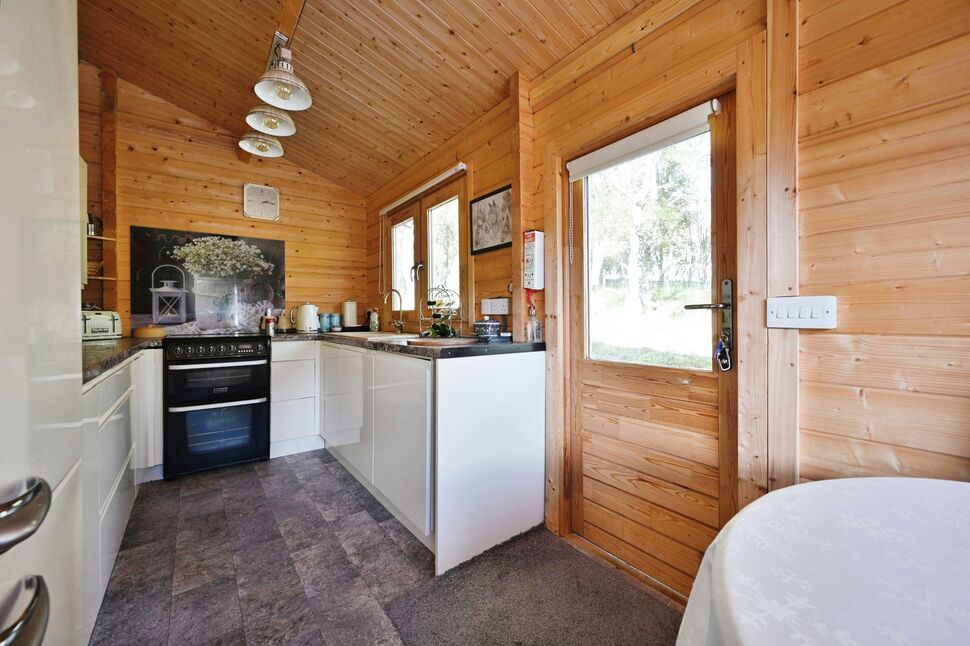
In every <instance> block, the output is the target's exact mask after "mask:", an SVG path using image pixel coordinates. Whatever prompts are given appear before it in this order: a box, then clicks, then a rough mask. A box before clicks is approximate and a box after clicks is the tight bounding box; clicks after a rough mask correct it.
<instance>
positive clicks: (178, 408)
mask: <svg viewBox="0 0 970 646" xmlns="http://www.w3.org/2000/svg"><path fill="white" fill-rule="evenodd" d="M265 402H266V398H265V397H260V398H259V399H244V400H242V401H238V402H226V403H225V404H199V405H198V406H172V407H171V408H169V409H168V412H170V413H191V412H192V411H196V410H212V409H213V408H235V407H236V406H249V405H251V404H263V403H265ZM0 646H3V644H0Z"/></svg>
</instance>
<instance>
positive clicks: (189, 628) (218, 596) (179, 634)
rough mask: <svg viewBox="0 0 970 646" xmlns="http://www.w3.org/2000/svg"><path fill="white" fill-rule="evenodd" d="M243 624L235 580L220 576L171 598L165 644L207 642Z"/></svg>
mask: <svg viewBox="0 0 970 646" xmlns="http://www.w3.org/2000/svg"><path fill="white" fill-rule="evenodd" d="M242 627H243V624H242V614H241V612H240V610H239V596H238V594H237V592H236V582H235V581H234V580H233V579H231V578H230V579H223V580H220V581H215V582H212V583H208V584H205V585H201V586H199V587H196V588H194V589H192V590H189V591H188V592H183V593H181V594H176V595H175V596H174V597H173V598H172V612H171V623H170V625H169V631H168V643H169V644H171V645H172V646H181V645H183V644H185V645H186V646H188V645H190V644H210V643H212V642H213V641H216V640H218V639H220V638H222V637H223V636H227V635H232V634H234V633H238V631H239V630H241V629H242Z"/></svg>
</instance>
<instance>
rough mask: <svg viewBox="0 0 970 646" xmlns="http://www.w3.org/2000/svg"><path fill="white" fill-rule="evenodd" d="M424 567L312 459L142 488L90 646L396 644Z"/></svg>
mask: <svg viewBox="0 0 970 646" xmlns="http://www.w3.org/2000/svg"><path fill="white" fill-rule="evenodd" d="M433 564H434V562H433V556H432V554H431V552H430V551H428V550H427V549H426V548H425V547H424V546H423V545H421V543H420V542H418V540H417V539H415V538H414V537H413V536H412V535H411V534H410V533H409V532H408V531H407V530H406V529H405V528H404V527H403V526H402V525H401V524H400V523H399V522H398V521H397V520H396V519H394V518H393V517H392V516H391V514H390V513H389V512H388V511H387V510H386V509H384V507H382V506H381V504H380V503H379V502H378V501H377V500H376V499H375V498H374V497H373V496H371V495H370V493H368V492H367V490H366V489H364V488H363V487H362V486H361V485H360V484H359V483H358V482H357V481H356V480H355V479H354V478H353V476H351V475H350V474H349V473H348V472H347V471H346V470H345V469H344V468H343V467H342V466H341V465H340V464H339V463H338V462H336V461H335V460H334V458H333V456H331V455H330V454H329V453H327V452H326V451H325V450H321V451H315V452H311V453H302V454H299V455H294V456H288V457H285V458H277V459H274V460H270V461H269V462H258V463H255V464H248V465H241V466H236V467H230V468H228V469H223V470H219V471H211V472H207V473H204V474H199V475H194V476H188V477H185V478H181V479H178V480H175V481H173V482H153V483H148V484H145V485H143V486H142V487H141V489H140V491H139V494H138V499H137V501H136V502H135V508H134V510H133V512H132V515H131V519H130V521H129V523H128V528H127V530H126V532H125V537H124V541H123V543H122V546H121V552H120V553H119V554H118V559H117V561H116V562H115V567H114V571H113V572H112V574H111V580H110V581H109V583H108V590H107V592H106V595H105V598H104V601H103V603H102V606H101V612H100V614H99V616H98V621H97V624H96V625H95V628H94V633H93V635H92V638H91V643H92V644H139V646H143V645H149V644H178V645H179V646H183V645H190V644H249V645H254V644H328V645H330V644H333V645H336V644H340V645H348V646H349V645H352V644H361V643H363V644H400V643H401V641H400V639H399V637H398V634H397V632H396V631H395V628H394V626H393V625H392V624H391V622H390V620H389V619H388V617H387V615H386V614H385V612H384V605H385V604H387V603H388V602H390V601H391V600H392V599H394V598H396V597H398V596H400V595H401V594H403V593H405V592H408V591H410V590H413V589H415V588H417V587H418V586H420V585H421V584H423V583H425V582H426V581H428V580H430V579H431V578H432V577H433V573H434V567H433Z"/></svg>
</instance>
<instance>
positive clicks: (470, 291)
mask: <svg viewBox="0 0 970 646" xmlns="http://www.w3.org/2000/svg"><path fill="white" fill-rule="evenodd" d="M453 198H457V200H458V265H459V281H460V285H461V290H460V291H461V293H460V297H461V303H462V315H463V319H464V320H463V321H462V323H463V324H464V325H466V327H467V325H468V324H470V322H471V318H469V317H473V316H474V307H470V305H472V304H473V303H474V298H475V294H474V288H473V284H472V281H471V277H470V271H469V265H470V263H469V260H470V258H471V254H470V252H469V238H468V228H469V223H468V199H467V191H466V181H465V176H464V175H462V176H459V177H458V178H456V179H452V180H450V181H448V182H447V183H445V184H442V185H440V186H438V187H436V188H433V189H431V190H429V191H427V192H425V193H423V194H421V195H419V196H418V197H416V198H415V199H413V200H411V201H410V202H408V203H406V204H403V205H401V206H400V207H398V208H397V209H395V210H394V211H392V212H391V213H388V214H387V215H386V216H384V217H385V218H386V220H387V221H386V223H385V227H384V229H385V230H384V233H383V234H382V235H383V236H384V249H385V252H384V259H383V260H384V268H383V271H384V279H385V280H384V284H385V285H387V290H388V291H390V289H391V286H392V278H393V271H392V270H393V266H392V263H393V259H394V249H393V244H394V239H393V236H392V232H393V227H394V225H395V224H398V223H400V222H404V221H405V220H407V219H408V218H412V217H413V218H414V223H415V237H414V259H415V266H419V265H420V267H421V268H420V269H419V270H418V271H417V272H416V277H417V280H416V281H415V289H414V297H415V298H414V300H415V302H414V309H413V310H405V311H404V316H403V319H404V330H405V331H406V332H412V333H415V332H421V330H420V329H419V326H420V317H419V309H418V308H421V310H420V311H422V312H424V315H425V317H428V316H429V314H428V312H427V309H426V305H427V293H428V287H429V286H428V280H429V277H428V275H429V262H428V260H429V257H428V254H429V250H428V242H429V238H430V229H429V227H430V219H429V217H428V214H429V212H430V211H431V209H432V208H434V207H436V206H438V205H440V204H442V203H444V202H447V201H448V200H451V199H453ZM383 297H384V295H383V294H382V295H381V298H383ZM393 300H394V298H393V297H391V298H388V299H387V302H386V303H382V306H381V311H382V317H383V319H382V321H381V329H382V330H387V331H393V330H394V326H393V325H392V324H391V320H392V319H393V318H394V317H395V316H396V314H397V311H398V310H397V309H394V310H392V309H391V303H392V301H393Z"/></svg>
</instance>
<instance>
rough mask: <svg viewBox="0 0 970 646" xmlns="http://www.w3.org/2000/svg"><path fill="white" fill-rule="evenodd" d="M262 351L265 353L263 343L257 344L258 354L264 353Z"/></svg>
mask: <svg viewBox="0 0 970 646" xmlns="http://www.w3.org/2000/svg"><path fill="white" fill-rule="evenodd" d="M262 351H263V344H262V343H257V344H256V352H262Z"/></svg>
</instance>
